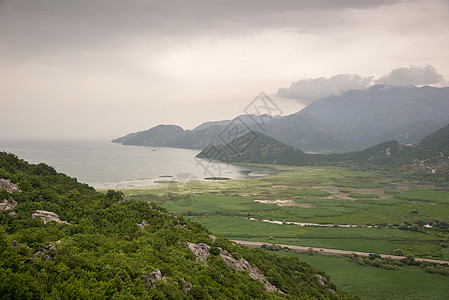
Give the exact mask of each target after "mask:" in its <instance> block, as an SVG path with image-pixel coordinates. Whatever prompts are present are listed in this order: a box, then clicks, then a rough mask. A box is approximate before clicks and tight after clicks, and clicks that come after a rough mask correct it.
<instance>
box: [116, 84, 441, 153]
mask: <svg viewBox="0 0 449 300" xmlns="http://www.w3.org/2000/svg"><path fill="white" fill-rule="evenodd" d="M447 123H449V88H434V87H429V86H424V87H415V86H409V87H388V86H384V85H376V86H372V87H370V88H368V89H364V90H353V91H348V92H346V93H344V94H342V95H340V96H332V97H328V98H324V99H321V100H318V101H316V102H314V103H312V104H310V105H309V106H307V107H305V108H304V109H302V110H300V111H298V112H297V113H294V114H291V115H288V116H283V117H280V116H270V115H261V116H256V115H248V114H246V115H241V116H238V117H236V118H234V119H232V120H220V121H214V122H206V123H203V124H201V125H199V126H197V127H196V128H194V129H193V130H184V129H183V128H181V127H179V126H176V125H158V126H156V127H153V128H151V129H149V130H146V131H140V132H136V133H131V134H128V135H126V136H124V137H120V138H117V139H115V140H113V141H112V142H114V143H121V144H125V145H141V146H165V147H176V148H188V149H203V148H204V147H206V146H207V145H209V144H211V143H212V144H214V145H220V144H226V143H229V142H231V141H232V140H233V139H235V138H237V137H239V136H242V135H244V134H245V133H248V132H250V131H258V132H261V133H264V134H266V135H268V136H271V137H273V138H275V139H277V140H279V141H281V142H283V143H285V144H287V145H290V146H292V147H295V148H297V149H300V150H302V151H304V152H308V153H343V152H350V151H355V150H362V149H365V148H368V147H371V146H375V145H377V144H379V143H382V142H385V141H389V140H397V141H398V142H400V143H401V144H413V143H416V142H418V141H419V140H421V139H422V138H424V137H426V136H427V135H428V134H430V133H431V132H434V131H435V130H437V129H438V128H441V127H442V126H444V125H446V124H447Z"/></svg>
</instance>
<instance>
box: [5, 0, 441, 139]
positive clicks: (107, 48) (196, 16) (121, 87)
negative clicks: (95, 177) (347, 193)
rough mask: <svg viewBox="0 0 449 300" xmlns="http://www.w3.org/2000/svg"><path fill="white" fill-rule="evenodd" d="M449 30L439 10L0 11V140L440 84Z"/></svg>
mask: <svg viewBox="0 0 449 300" xmlns="http://www.w3.org/2000/svg"><path fill="white" fill-rule="evenodd" d="M447 28H449V3H448V2H447V1H444V0H426V1H424V0H410V1H400V0H382V1H376V2H373V1H360V0H350V1H331V0H321V1H314V2H310V1H290V0H286V1H282V2H271V1H245V2H240V1H205V0H194V1H189V2H188V3H187V2H183V1H143V0H136V1H133V2H131V3H126V4H124V3H123V2H121V1H118V0H112V1H111V0H110V1H106V0H96V1H87V0H82V1H76V2H74V1H58V2H54V1H50V0H42V1H31V0H24V1H13V0H3V1H1V0H0V66H1V67H2V73H1V74H0V108H1V110H2V112H3V116H2V118H1V119H0V128H1V129H0V137H27V138H30V137H34V138H42V137H45V138H107V139H110V138H114V137H119V136H122V135H124V134H127V133H129V132H136V131H140V130H145V129H149V128H151V127H153V126H156V125H158V124H176V125H180V126H181V127H183V128H184V129H193V128H194V127H196V126H197V125H199V124H201V123H203V122H207V121H214V120H222V119H232V118H234V117H236V116H238V115H240V114H242V113H244V111H243V110H244V108H245V107H246V106H247V105H248V104H249V103H250V102H251V101H252V100H253V99H254V98H255V97H256V96H257V95H258V94H259V93H260V92H262V91H264V92H265V93H266V94H268V95H270V96H273V99H274V100H275V101H276V103H277V104H278V105H279V106H280V107H281V108H282V112H283V114H284V115H285V114H290V113H294V112H296V111H298V110H299V109H301V108H302V107H304V106H305V105H307V104H310V103H313V101H315V100H316V99H319V98H322V97H326V96H329V95H335V94H340V93H342V92H345V91H347V90H351V89H363V88H366V87H368V86H370V85H373V84H376V83H383V84H388V85H393V86H406V85H408V84H415V85H418V86H419V85H427V84H428V85H432V86H438V87H441V86H447V85H448V81H447V79H448V78H449V58H448V56H447V49H449V31H448V30H447ZM279 89H282V90H281V91H280V92H279V94H278V90H279ZM276 94H277V96H275V95H276ZM281 96H282V97H288V99H284V98H282V97H281Z"/></svg>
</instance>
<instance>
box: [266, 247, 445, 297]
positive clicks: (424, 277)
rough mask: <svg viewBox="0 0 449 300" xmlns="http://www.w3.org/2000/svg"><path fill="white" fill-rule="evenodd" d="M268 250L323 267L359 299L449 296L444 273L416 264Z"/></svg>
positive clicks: (318, 267) (334, 279)
mask: <svg viewBox="0 0 449 300" xmlns="http://www.w3.org/2000/svg"><path fill="white" fill-rule="evenodd" d="M267 252H269V253H276V254H281V255H290V256H296V257H298V258H299V259H300V260H302V261H305V262H307V263H309V264H311V265H312V266H313V267H315V268H317V269H319V270H323V271H324V272H326V273H327V274H328V275H330V276H331V279H332V281H333V282H334V283H335V284H336V285H337V286H338V287H340V288H342V289H344V290H345V291H347V292H349V293H352V294H355V295H358V296H359V297H360V298H361V299H385V300H388V299H391V300H393V299H394V300H399V299H407V300H412V299H416V300H418V299H447V297H448V295H449V279H448V277H447V276H441V275H438V274H429V273H427V272H426V271H425V270H423V269H421V268H419V267H409V266H407V267H401V269H400V270H395V271H391V270H384V269H380V268H375V267H371V266H360V265H358V264H355V263H352V262H349V261H348V260H347V258H346V257H338V256H329V255H308V254H306V253H298V252H292V251H288V252H286V251H276V252H272V251H267Z"/></svg>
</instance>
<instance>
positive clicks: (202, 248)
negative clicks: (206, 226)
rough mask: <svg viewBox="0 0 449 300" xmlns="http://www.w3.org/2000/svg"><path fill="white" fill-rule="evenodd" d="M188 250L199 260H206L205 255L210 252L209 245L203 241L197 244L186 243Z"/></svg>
mask: <svg viewBox="0 0 449 300" xmlns="http://www.w3.org/2000/svg"><path fill="white" fill-rule="evenodd" d="M187 245H188V247H189V249H190V251H192V252H193V254H195V256H196V257H197V260H200V261H206V260H207V257H208V256H209V254H210V252H209V250H210V246H209V245H207V244H204V243H199V244H198V245H195V244H193V243H188V244H187Z"/></svg>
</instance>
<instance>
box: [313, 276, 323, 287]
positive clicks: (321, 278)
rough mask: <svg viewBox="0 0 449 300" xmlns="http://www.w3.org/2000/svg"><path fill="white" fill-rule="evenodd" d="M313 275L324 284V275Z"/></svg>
mask: <svg viewBox="0 0 449 300" xmlns="http://www.w3.org/2000/svg"><path fill="white" fill-rule="evenodd" d="M315 276H316V277H317V278H318V282H319V283H320V284H321V285H322V286H324V277H323V276H322V275H320V274H315Z"/></svg>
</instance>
